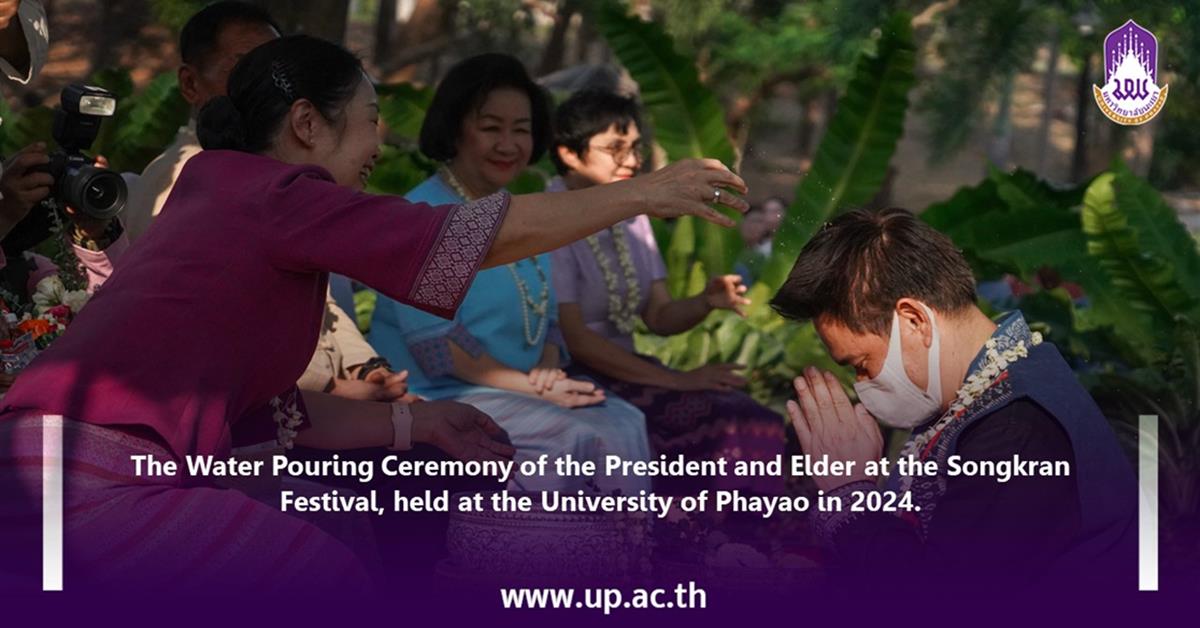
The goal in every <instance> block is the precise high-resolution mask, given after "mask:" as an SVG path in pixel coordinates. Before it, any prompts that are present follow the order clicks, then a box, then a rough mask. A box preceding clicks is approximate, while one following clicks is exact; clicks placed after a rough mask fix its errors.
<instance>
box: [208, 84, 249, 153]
mask: <svg viewBox="0 0 1200 628" xmlns="http://www.w3.org/2000/svg"><path fill="white" fill-rule="evenodd" d="M196 135H197V136H198V137H199V138H200V146H202V147H203V148H204V149H205V150H240V151H246V150H247V146H246V125H245V122H244V121H243V120H242V114H241V112H240V111H238V108H237V106H236V105H234V104H233V100H232V99H230V98H229V97H228V96H217V97H216V98H213V99H212V100H210V101H208V102H207V103H205V104H204V106H203V107H201V108H200V116H199V118H198V119H197V121H196Z"/></svg>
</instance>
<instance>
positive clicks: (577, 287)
mask: <svg viewBox="0 0 1200 628" xmlns="http://www.w3.org/2000/svg"><path fill="white" fill-rule="evenodd" d="M564 189H565V188H564V187H563V186H562V185H561V183H560V182H559V181H557V180H556V181H555V182H554V183H553V184H551V186H550V188H549V189H548V191H562V190H564ZM621 225H623V226H624V228H625V239H626V241H627V242H628V243H629V254H630V257H631V258H632V261H633V267H634V269H635V270H636V272H637V277H638V287H639V292H640V294H639V295H638V298H639V299H640V306H639V308H638V314H639V315H641V314H644V313H645V312H646V303H647V302H648V301H649V300H650V285H651V284H653V283H654V282H655V281H659V280H662V279H665V278H666V277H667V267H666V265H665V264H663V259H662V255H661V254H660V253H659V251H658V244H657V243H656V242H655V241H654V230H653V229H652V228H651V226H650V219H649V218H647V217H646V216H645V215H641V216H636V217H634V218H630V219H628V220H626V221H625V222H623V223H621ZM597 238H598V241H597V243H598V244H599V248H600V252H601V254H602V255H603V256H604V260H603V263H605V265H606V266H607V267H608V268H609V269H610V272H612V273H615V275H616V277H617V292H618V294H620V295H621V298H622V299H627V298H629V295H628V294H627V293H628V289H627V287H626V285H625V274H624V273H623V272H622V271H621V264H620V262H619V261H618V259H619V258H618V257H617V248H616V245H615V244H614V243H613V232H612V229H604V230H603V231H601V232H600V233H599V234H598V235H597ZM552 256H553V257H552V258H551V259H552V266H553V268H554V271H553V272H554V291H555V293H556V294H557V295H558V302H559V303H578V304H579V309H580V310H581V312H582V314H583V322H584V324H586V325H587V326H588V328H589V329H591V330H592V331H594V332H596V333H598V334H600V335H601V336H604V337H605V338H607V339H608V340H611V341H612V342H614V343H616V344H618V345H621V346H622V347H625V348H626V349H628V350H630V351H633V336H632V335H631V334H623V333H621V332H620V331H619V330H618V329H617V327H616V325H614V324H613V323H612V322H611V321H610V320H609V318H608V308H609V298H608V286H607V285H606V284H605V281H604V272H603V271H602V270H601V268H600V263H601V261H599V260H597V259H596V255H595V254H594V253H593V252H592V247H591V245H589V244H588V242H587V240H579V241H577V242H574V243H572V244H570V245H567V246H565V247H563V248H561V249H558V250H557V251H555V252H554V253H553V254H552Z"/></svg>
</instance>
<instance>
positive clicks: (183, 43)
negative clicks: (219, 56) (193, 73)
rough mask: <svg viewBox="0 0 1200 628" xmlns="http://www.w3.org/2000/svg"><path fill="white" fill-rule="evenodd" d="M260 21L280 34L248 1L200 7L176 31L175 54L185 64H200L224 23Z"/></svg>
mask: <svg viewBox="0 0 1200 628" xmlns="http://www.w3.org/2000/svg"><path fill="white" fill-rule="evenodd" d="M233 23H246V24H262V25H263V26H269V27H271V28H273V29H275V32H277V33H282V32H283V30H282V29H280V28H279V24H277V23H276V22H275V20H274V19H273V18H272V17H271V14H270V13H267V11H266V9H263V8H262V7H259V6H255V5H253V4H250V3H249V2H238V1H236V0H222V1H221V2H214V3H212V4H210V5H208V6H206V7H204V8H203V9H200V10H199V11H198V12H196V14H195V15H193V16H192V17H191V18H190V19H188V21H187V24H184V25H183V30H181V31H180V32H179V56H180V58H182V59H183V62H184V63H186V64H188V65H204V64H205V63H207V62H208V58H209V55H210V54H211V53H212V51H213V49H214V48H216V47H217V39H218V38H219V37H220V36H221V29H223V28H225V26H226V25H228V24H233Z"/></svg>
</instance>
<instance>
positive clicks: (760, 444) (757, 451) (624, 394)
mask: <svg viewBox="0 0 1200 628" xmlns="http://www.w3.org/2000/svg"><path fill="white" fill-rule="evenodd" d="M638 357H640V358H642V359H643V360H647V361H650V362H654V363H655V364H658V365H659V366H662V363H661V362H659V361H658V360H656V359H654V358H651V357H647V356H638ZM567 372H568V373H569V374H570V375H571V376H572V377H586V378H590V379H592V380H594V381H595V382H596V383H598V384H600V385H601V386H603V387H604V388H606V389H608V390H609V392H611V393H613V394H615V395H617V396H619V397H621V398H622V399H624V400H626V401H628V402H629V403H631V404H633V405H634V406H636V407H637V408H638V409H639V410H641V411H642V412H643V413H645V415H646V429H647V430H648V432H649V434H650V448H651V449H652V450H653V453H654V455H655V456H658V455H660V454H666V455H668V456H675V455H678V454H683V455H684V456H685V457H687V458H688V459H692V460H716V459H719V458H725V459H726V460H728V461H730V462H733V461H735V460H772V459H774V458H775V457H776V456H778V455H781V454H783V448H784V445H785V443H786V441H787V437H786V433H785V431H784V421H783V417H782V416H780V415H779V414H777V413H776V412H773V411H772V410H770V409H769V408H767V407H765V406H762V405H760V404H758V403H757V402H755V401H754V400H753V399H751V398H750V396H749V395H747V394H745V393H743V392H739V391H730V392H719V391H715V390H705V391H679V390H669V389H666V388H661V387H658V386H645V385H642V384H634V383H632V382H626V381H622V380H619V379H614V378H612V377H608V376H607V375H604V374H601V373H598V372H596V371H594V370H592V369H590V368H588V367H587V366H585V365H581V364H574V365H572V366H570V367H569V368H568V369H567ZM654 488H655V490H657V491H659V492H663V493H689V492H695V491H696V490H697V489H704V488H707V489H715V490H732V489H741V490H751V491H755V492H758V493H762V494H772V495H776V494H781V493H783V492H784V480H783V478H780V477H734V476H733V475H732V469H731V472H730V474H729V475H728V476H727V477H719V478H696V479H692V478H662V479H656V480H655V487H654Z"/></svg>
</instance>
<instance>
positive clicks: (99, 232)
mask: <svg viewBox="0 0 1200 628" xmlns="http://www.w3.org/2000/svg"><path fill="white" fill-rule="evenodd" d="M115 109H116V98H115V97H113V96H112V95H111V94H109V93H108V92H106V91H104V90H102V89H99V88H94V87H85V86H83V85H78V84H76V85H70V86H68V87H67V88H66V89H64V90H63V93H62V105H61V106H60V107H59V109H58V111H57V112H56V113H55V120H54V140H55V142H56V143H57V144H58V150H56V151H54V152H53V153H48V152H47V150H46V145H45V144H43V143H40V142H39V143H36V144H32V145H30V146H26V147H25V148H23V149H22V150H21V151H20V152H18V153H17V154H16V155H15V156H13V157H12V158H11V159H9V160H8V162H7V163H6V164H5V169H4V173H3V175H0V195H2V197H3V198H2V199H0V249H2V250H3V252H4V257H3V261H2V263H0V289H2V291H0V296H3V297H4V300H5V301H6V305H7V306H8V308H9V309H17V308H20V307H22V306H27V305H29V295H30V294H31V293H33V292H34V290H35V288H36V286H37V284H38V282H39V281H41V280H42V279H43V278H45V277H47V276H50V275H55V274H58V272H59V270H60V269H59V268H58V266H57V265H55V264H54V263H53V262H51V261H50V260H48V259H46V258H45V257H43V256H41V255H38V254H36V253H33V252H32V250H33V249H34V248H35V247H37V246H38V245H40V244H41V243H42V242H44V241H45V240H47V239H48V238H50V237H51V236H53V235H56V233H58V232H59V231H62V232H64V233H63V235H64V236H69V237H70V240H71V242H72V244H73V245H74V247H73V248H74V255H75V257H76V258H78V260H79V261H80V262H82V265H83V267H84V269H85V272H86V279H87V287H88V290H89V292H90V291H94V290H95V288H96V287H98V286H99V285H100V284H101V283H103V281H104V280H105V279H106V278H107V277H108V275H109V274H110V273H111V271H112V263H111V261H110V257H109V256H110V255H117V254H119V253H120V252H121V251H122V250H123V248H124V246H125V242H126V241H125V239H124V238H123V237H122V230H121V224H120V222H119V221H117V220H116V219H115V217H116V215H117V214H118V213H119V212H120V211H121V209H122V208H123V207H124V205H125V198H126V196H127V193H126V189H125V182H124V180H123V179H122V178H121V177H120V175H118V174H116V173H114V172H112V171H110V170H107V169H106V168H105V166H106V163H105V161H104V158H103V157H97V158H96V159H95V160H94V163H93V159H92V158H90V157H86V156H85V155H84V153H83V151H85V150H87V149H88V148H89V147H91V145H92V142H93V141H94V140H95V137H96V133H97V132H98V131H99V128H100V123H101V121H102V120H103V119H104V118H106V117H108V116H111V115H112V113H113V111H115ZM71 262H72V263H73V262H74V260H71Z"/></svg>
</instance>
